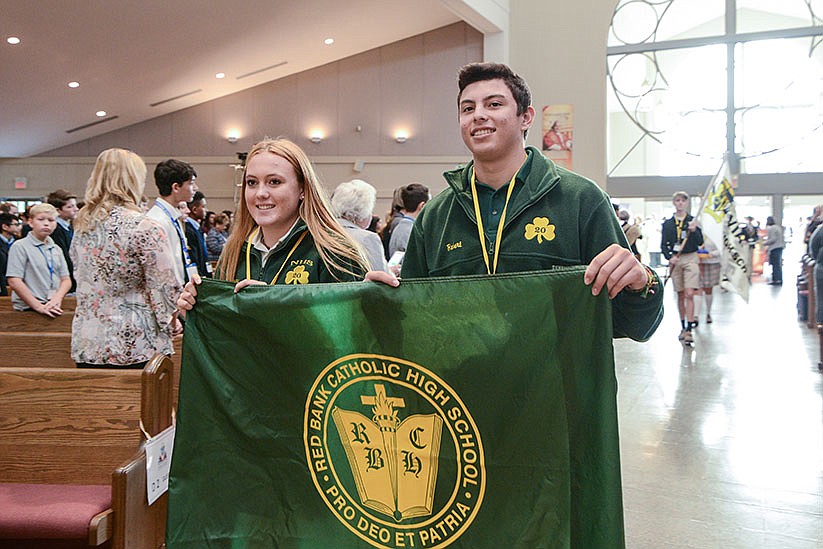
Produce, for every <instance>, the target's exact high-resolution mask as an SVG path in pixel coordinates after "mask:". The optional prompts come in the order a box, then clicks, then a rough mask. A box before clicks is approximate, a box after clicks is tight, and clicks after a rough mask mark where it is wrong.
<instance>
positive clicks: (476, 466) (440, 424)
mask: <svg viewBox="0 0 823 549" xmlns="http://www.w3.org/2000/svg"><path fill="white" fill-rule="evenodd" d="M303 439H304V444H305V450H306V459H307V463H308V467H309V470H310V472H311V475H312V478H313V480H314V485H315V488H316V489H317V491H318V494H319V495H320V496H321V497H322V498H323V500H324V502H325V503H326V505H327V506H328V508H329V511H330V512H332V513H333V514H334V515H335V517H336V518H337V520H339V521H340V522H341V523H342V524H343V525H344V526H345V527H346V528H348V529H349V530H350V531H351V532H352V533H354V534H355V535H357V536H358V537H359V538H361V539H363V540H364V541H366V542H368V543H369V544H371V545H372V546H374V547H378V548H381V549H382V548H385V549H394V548H397V547H430V548H434V547H441V548H442V547H447V546H448V545H450V544H452V543H453V542H455V541H456V540H457V539H458V538H459V537H460V536H461V535H462V534H463V532H465V531H466V529H467V528H468V527H469V525H470V524H471V523H472V521H473V520H474V518H475V516H476V515H477V512H478V511H479V509H480V506H481V503H482V501H483V495H484V492H485V486H486V471H485V463H484V454H483V444H482V442H481V439H480V433H479V432H478V430H477V427H476V425H475V424H474V420H473V419H472V416H471V414H470V413H469V411H468V410H467V409H466V407H465V405H464V404H463V402H462V401H461V400H460V397H459V396H458V395H457V393H455V391H454V390H453V389H452V388H451V387H449V386H448V385H447V384H446V383H445V382H444V381H443V380H442V379H440V378H439V377H438V376H437V375H435V374H434V373H432V372H430V371H429V370H427V369H425V368H424V367H422V366H420V365H417V364H414V363H412V362H408V361H406V360H403V359H399V358H394V357H387V356H380V355H367V354H357V355H350V356H346V357H343V358H340V359H338V360H337V361H335V362H333V363H332V364H330V365H329V366H327V367H326V368H325V369H324V370H323V371H322V372H321V373H320V375H318V376H317V378H316V379H315V383H314V386H313V387H312V389H311V391H310V393H309V395H308V398H307V400H306V406H305V421H304V426H303Z"/></svg>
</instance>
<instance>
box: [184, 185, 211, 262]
mask: <svg viewBox="0 0 823 549" xmlns="http://www.w3.org/2000/svg"><path fill="white" fill-rule="evenodd" d="M186 206H188V209H189V215H188V217H187V218H186V225H185V227H186V231H185V233H186V244H187V245H188V247H189V254H191V260H192V261H193V262H194V263H195V265H197V273H198V274H199V275H200V276H201V277H204V276H211V264H210V263H209V252H208V251H207V250H206V238H205V236H204V235H203V231H202V230H200V227H201V225H202V223H203V220H204V219H206V195H204V194H203V193H202V192H200V191H197V192H196V193H194V197H193V198H192V199H191V202H189V203H188V204H186Z"/></svg>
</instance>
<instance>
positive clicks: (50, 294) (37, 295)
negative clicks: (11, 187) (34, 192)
mask: <svg viewBox="0 0 823 549" xmlns="http://www.w3.org/2000/svg"><path fill="white" fill-rule="evenodd" d="M30 215H31V219H30V221H29V224H30V225H31V231H30V232H29V234H28V235H26V237H25V238H23V239H21V240H17V241H15V243H14V245H13V246H12V247H11V248H10V249H9V263H8V267H7V268H6V278H7V279H8V284H9V288H11V290H12V292H13V293H12V297H11V302H12V306H13V307H14V309H15V310H17V311H25V310H27V309H32V310H34V311H37V312H38V313H40V314H42V315H46V316H50V317H56V316H60V315H61V314H63V309H62V304H63V297H65V295H66V293H68V291H69V289H71V278H69V269H68V266H67V265H66V260H65V259H64V258H63V251H62V250H61V249H60V248H59V247H58V246H57V245H56V244H55V243H54V241H53V240H52V239H51V237H50V236H49V235H50V234H51V233H52V232H53V231H54V229H55V227H57V209H55V207H54V206H52V205H51V204H48V203H43V204H37V205H35V206H33V207H32V208H31V212H30Z"/></svg>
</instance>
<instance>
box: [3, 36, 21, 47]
mask: <svg viewBox="0 0 823 549" xmlns="http://www.w3.org/2000/svg"><path fill="white" fill-rule="evenodd" d="M6 42H8V43H9V44H11V45H12V46H16V45H17V44H19V43H20V39H19V38H17V37H16V36H9V37H8V38H6Z"/></svg>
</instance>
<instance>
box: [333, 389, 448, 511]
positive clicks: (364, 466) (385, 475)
mask: <svg viewBox="0 0 823 549" xmlns="http://www.w3.org/2000/svg"><path fill="white" fill-rule="evenodd" d="M374 388H375V393H376V394H375V395H374V396H366V395H363V396H361V397H360V400H361V402H362V403H363V404H364V405H367V406H371V411H372V417H371V419H369V418H368V417H366V416H365V415H363V414H361V413H360V412H357V411H352V410H343V409H342V408H337V407H336V408H334V410H333V411H332V417H334V423H335V425H336V427H337V432H338V434H339V435H340V439H341V441H342V443H343V447H344V448H345V450H346V456H347V457H348V460H349V465H350V466H351V469H352V474H353V475H354V481H355V484H356V485H357V493H358V496H359V497H360V503H362V504H363V505H365V506H366V507H369V508H371V509H374V510H375V511H378V512H380V513H383V514H384V515H388V516H390V517H392V518H394V520H395V521H397V522H401V521H402V520H403V519H406V518H410V517H419V516H426V515H430V514H431V513H432V504H433V501H434V489H435V484H436V482H437V458H438V456H439V454H440V435H441V433H442V430H443V420H442V419H440V417H439V416H437V415H435V414H428V415H411V416H408V417H407V418H406V419H404V420H402V421H401V420H400V418H399V417H398V408H404V407H405V406H406V404H405V402H404V400H403V399H402V398H392V397H388V396H386V388H385V386H384V385H382V384H375V386H374Z"/></svg>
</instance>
